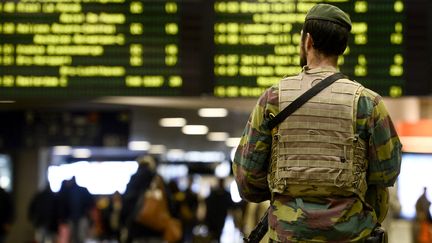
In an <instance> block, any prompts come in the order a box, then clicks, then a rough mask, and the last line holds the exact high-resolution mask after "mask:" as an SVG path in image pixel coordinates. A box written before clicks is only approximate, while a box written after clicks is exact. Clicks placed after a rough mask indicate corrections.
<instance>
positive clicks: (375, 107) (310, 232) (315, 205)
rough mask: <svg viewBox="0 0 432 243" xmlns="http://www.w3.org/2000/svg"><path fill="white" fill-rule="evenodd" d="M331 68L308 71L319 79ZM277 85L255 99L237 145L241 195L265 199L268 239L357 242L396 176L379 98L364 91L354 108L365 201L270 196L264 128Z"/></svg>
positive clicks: (380, 216)
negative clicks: (363, 152)
mask: <svg viewBox="0 0 432 243" xmlns="http://www.w3.org/2000/svg"><path fill="white" fill-rule="evenodd" d="M329 71H332V72H334V71H335V70H334V69H328V68H317V69H311V70H308V72H311V73H314V74H319V73H322V74H323V77H325V76H324V75H327V74H325V73H326V72H329ZM278 105H279V94H278V85H277V84H276V85H274V86H272V87H270V88H269V89H267V90H266V91H265V92H264V93H263V94H262V95H261V97H260V98H259V99H258V102H257V104H256V106H255V107H254V109H253V111H252V113H251V115H250V118H249V120H248V122H247V124H246V127H245V130H244V132H243V135H242V138H241V141H240V144H239V146H238V148H237V151H236V154H235V158H234V162H233V170H234V176H235V179H236V182H237V184H238V187H239V191H240V194H241V196H242V197H243V198H244V199H245V200H247V201H251V202H261V201H265V200H271V210H270V213H269V218H268V220H269V235H270V239H271V242H361V241H362V239H364V238H365V237H366V236H367V235H369V234H370V232H371V231H372V229H373V227H374V226H375V224H376V223H377V222H382V220H384V218H385V215H386V213H387V208H388V190H387V188H386V187H388V186H392V185H393V184H394V183H395V181H396V179H397V176H398V174H399V171H400V163H401V147H402V145H401V143H400V141H399V138H398V136H397V133H396V130H395V129H394V126H393V124H392V121H391V119H390V117H389V115H388V113H387V110H386V108H385V106H384V104H383V101H382V98H381V96H379V95H378V94H376V93H375V92H373V91H371V90H369V89H364V90H363V91H362V93H361V94H360V98H359V101H358V107H357V117H356V133H357V134H359V137H360V138H361V139H363V140H365V141H366V145H367V150H368V161H367V162H368V165H367V184H368V190H367V192H366V196H365V200H361V199H360V198H359V197H358V196H355V195H352V196H345V197H343V196H332V197H327V198H317V197H309V198H304V197H303V198H293V197H290V196H286V195H280V194H277V193H274V194H271V192H270V189H269V185H268V182H267V173H268V171H269V169H270V168H269V166H270V160H271V156H272V149H271V148H272V132H271V131H270V129H269V128H268V127H267V122H268V120H269V119H270V117H271V116H273V115H274V114H277V113H278V112H279V108H278Z"/></svg>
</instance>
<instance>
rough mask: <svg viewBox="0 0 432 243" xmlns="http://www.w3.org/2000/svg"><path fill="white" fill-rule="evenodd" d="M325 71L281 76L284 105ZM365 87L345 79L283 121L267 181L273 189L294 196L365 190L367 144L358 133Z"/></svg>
mask: <svg viewBox="0 0 432 243" xmlns="http://www.w3.org/2000/svg"><path fill="white" fill-rule="evenodd" d="M322 79H323V76H322V74H321V75H318V74H304V73H302V74H300V75H299V76H295V77H290V78H286V79H283V80H281V82H280V84H279V109H280V110H282V109H284V108H285V107H286V106H288V105H289V104H290V103H291V102H292V101H294V100H295V99H296V98H297V97H298V96H300V95H301V94H302V93H304V92H305V91H306V90H308V89H309V88H310V87H312V85H315V84H316V82H319V81H321V80H322ZM363 89H364V87H363V86H362V85H360V84H358V83H356V82H354V81H351V80H348V79H340V80H337V81H336V82H335V83H333V84H332V85H331V86H329V87H327V88H326V89H324V90H323V91H321V92H320V93H318V94H317V95H316V96H314V97H313V98H312V99H311V100H309V101H308V102H306V103H305V104H304V105H303V106H302V107H300V108H299V109H298V110H296V111H295V112H294V113H293V114H291V115H290V116H289V117H288V118H287V119H285V121H283V122H282V123H281V124H279V127H278V129H277V132H276V133H272V134H273V141H272V156H271V157H272V159H271V166H270V168H269V170H270V171H269V172H270V173H269V174H268V175H269V176H268V182H269V185H270V189H271V191H272V193H279V194H285V195H290V196H293V197H327V196H338V195H339V196H352V194H353V193H355V194H357V195H359V196H360V198H362V199H364V195H365V193H366V189H367V184H366V170H367V163H368V162H367V159H366V158H367V147H366V143H365V141H364V140H363V139H361V138H360V137H359V136H358V135H357V134H355V131H356V126H355V124H356V123H355V120H356V119H355V117H356V116H357V103H358V99H359V97H360V93H361V92H362V90H363Z"/></svg>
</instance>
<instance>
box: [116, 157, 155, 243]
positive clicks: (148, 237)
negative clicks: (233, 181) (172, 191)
mask: <svg viewBox="0 0 432 243" xmlns="http://www.w3.org/2000/svg"><path fill="white" fill-rule="evenodd" d="M137 162H138V164H139V165H138V170H137V172H136V173H135V174H134V175H132V177H131V179H130V181H129V183H128V185H127V187H126V191H125V193H124V194H123V201H122V211H121V217H120V218H121V224H122V225H123V228H124V229H125V231H126V232H127V233H126V236H124V235H122V239H123V240H124V242H126V243H130V242H163V236H162V233H160V232H157V231H154V230H152V229H149V228H148V227H146V226H143V225H141V224H139V223H137V222H135V220H134V219H135V217H136V211H137V208H136V207H137V202H138V201H139V199H140V196H141V195H143V193H144V192H145V191H146V190H147V189H148V188H149V187H150V184H151V182H152V179H153V177H154V176H155V175H156V161H155V159H154V158H153V157H151V156H142V157H139V158H137Z"/></svg>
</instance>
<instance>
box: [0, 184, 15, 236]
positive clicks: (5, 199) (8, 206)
mask: <svg viewBox="0 0 432 243" xmlns="http://www.w3.org/2000/svg"><path fill="white" fill-rule="evenodd" d="M13 219H14V204H13V201H12V196H11V194H10V193H9V192H7V191H5V190H4V189H3V188H2V187H0V243H4V242H5V241H6V236H7V234H8V233H9V231H10V229H11V226H12V223H13Z"/></svg>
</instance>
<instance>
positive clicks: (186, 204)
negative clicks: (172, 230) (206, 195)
mask: <svg viewBox="0 0 432 243" xmlns="http://www.w3.org/2000/svg"><path fill="white" fill-rule="evenodd" d="M192 184H193V177H192V176H189V177H188V184H187V187H186V190H184V192H183V193H184V200H183V202H182V203H181V205H180V220H181V222H182V226H183V241H182V242H186V243H189V242H192V241H193V237H194V235H193V229H194V227H195V226H196V225H197V224H198V218H197V211H198V205H199V200H198V194H197V193H195V192H194V191H193V190H192Z"/></svg>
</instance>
